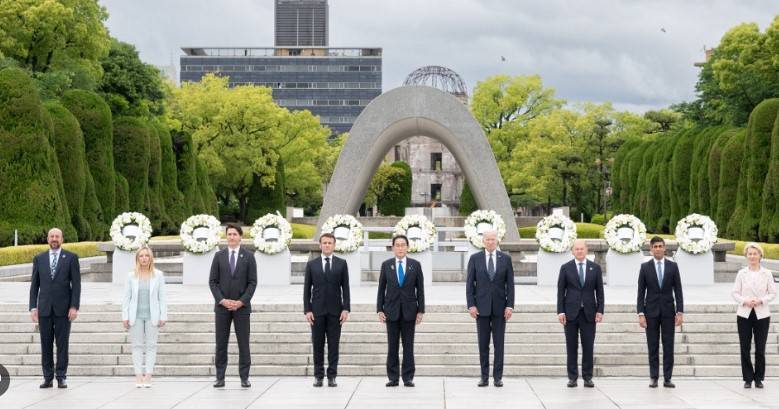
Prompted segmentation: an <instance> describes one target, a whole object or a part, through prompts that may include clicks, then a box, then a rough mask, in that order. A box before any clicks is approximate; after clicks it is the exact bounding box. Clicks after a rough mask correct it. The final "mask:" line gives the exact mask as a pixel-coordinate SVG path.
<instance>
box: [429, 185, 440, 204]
mask: <svg viewBox="0 0 779 409" xmlns="http://www.w3.org/2000/svg"><path fill="white" fill-rule="evenodd" d="M430 200H431V201H432V200H438V201H440V200H441V184H440V183H432V184H431V185H430Z"/></svg>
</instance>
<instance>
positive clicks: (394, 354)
mask: <svg viewBox="0 0 779 409" xmlns="http://www.w3.org/2000/svg"><path fill="white" fill-rule="evenodd" d="M415 330H416V321H415V320H402V319H401V320H398V321H390V320H387V343H388V346H387V378H389V380H390V381H397V380H398V377H399V375H400V362H398V349H399V345H398V344H399V341H400V340H401V338H402V339H403V381H404V382H405V381H411V380H412V379H414V372H415V371H416V368H415V366H414V331H415Z"/></svg>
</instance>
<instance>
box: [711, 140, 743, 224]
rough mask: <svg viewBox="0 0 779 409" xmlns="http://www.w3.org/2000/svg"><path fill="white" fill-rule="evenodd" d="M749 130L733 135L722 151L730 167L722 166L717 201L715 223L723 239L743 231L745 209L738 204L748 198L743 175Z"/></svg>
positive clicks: (723, 159)
mask: <svg viewBox="0 0 779 409" xmlns="http://www.w3.org/2000/svg"><path fill="white" fill-rule="evenodd" d="M746 137H747V130H745V129H740V130H739V131H738V133H736V134H735V135H733V137H732V138H730V140H729V141H728V144H727V145H725V149H723V150H722V163H723V164H729V165H730V166H720V177H719V199H718V200H717V203H718V205H717V218H716V219H715V221H716V222H717V225H718V226H720V229H719V230H720V234H721V235H722V236H723V237H730V238H735V237H738V235H739V231H740V229H741V215H742V214H743V212H744V208H743V207H739V206H738V203H739V202H741V201H744V200H745V199H744V197H745V196H746V191H745V190H746V183H745V182H744V181H743V178H742V174H741V172H743V171H744V170H745V167H744V163H743V161H744V156H745V155H744V141H746Z"/></svg>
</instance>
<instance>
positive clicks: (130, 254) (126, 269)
mask: <svg viewBox="0 0 779 409" xmlns="http://www.w3.org/2000/svg"><path fill="white" fill-rule="evenodd" d="M134 270H135V252H134V251H124V250H120V249H118V248H117V249H115V250H114V255H113V258H112V261H111V282H112V283H114V284H120V285H124V284H125V283H126V282H127V276H128V275H129V274H130V273H131V272H132V271H134Z"/></svg>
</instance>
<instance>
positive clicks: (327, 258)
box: [325, 257, 330, 276]
mask: <svg viewBox="0 0 779 409" xmlns="http://www.w3.org/2000/svg"><path fill="white" fill-rule="evenodd" d="M329 275H330V257H325V276H329Z"/></svg>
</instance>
